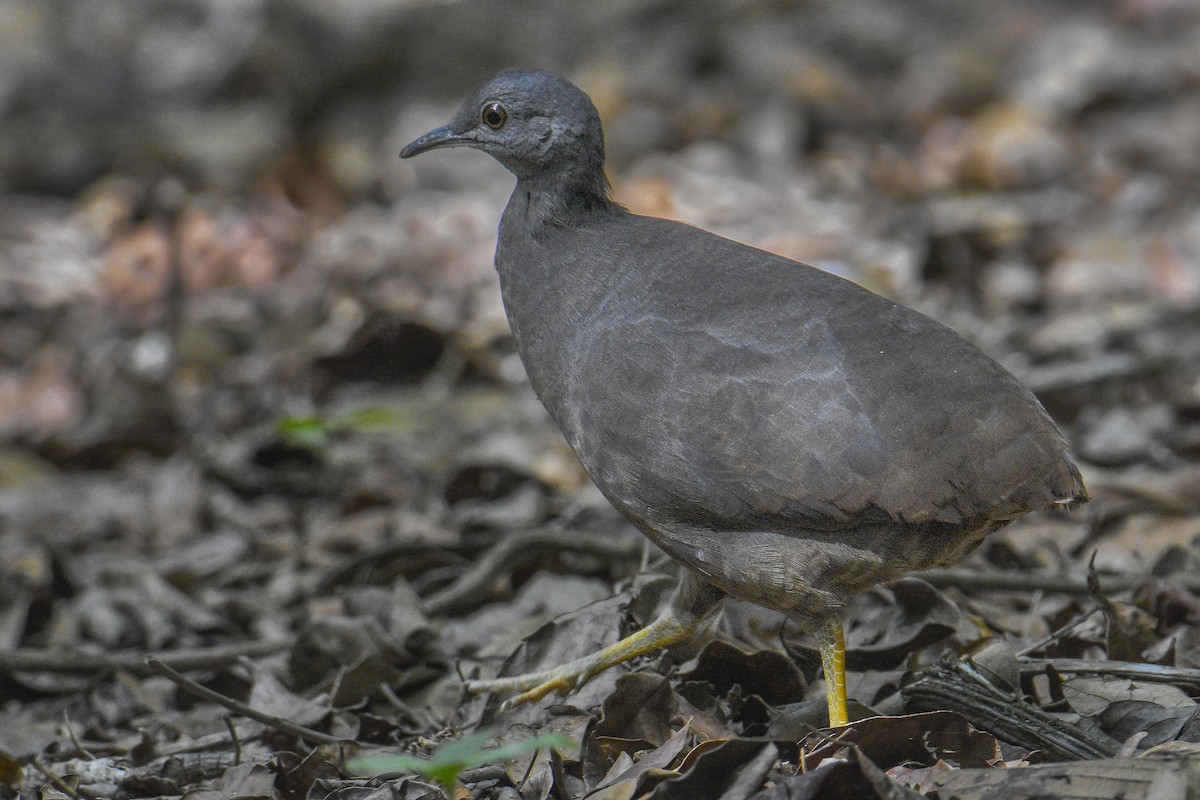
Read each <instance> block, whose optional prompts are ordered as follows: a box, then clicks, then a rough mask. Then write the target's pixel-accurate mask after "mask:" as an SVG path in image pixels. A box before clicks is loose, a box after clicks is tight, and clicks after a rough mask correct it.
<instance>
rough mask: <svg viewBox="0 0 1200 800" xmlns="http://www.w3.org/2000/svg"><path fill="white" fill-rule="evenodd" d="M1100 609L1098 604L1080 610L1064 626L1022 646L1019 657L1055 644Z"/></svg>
mask: <svg viewBox="0 0 1200 800" xmlns="http://www.w3.org/2000/svg"><path fill="white" fill-rule="evenodd" d="M1099 610H1100V608H1099V607H1098V606H1097V607H1094V608H1089V609H1088V610H1087V611H1081V612H1079V613H1078V614H1076V615H1075V616H1073V617H1071V618H1070V619H1069V620H1067V622H1066V623H1065V624H1064V625H1063V626H1062V627H1060V628H1058V629H1057V630H1053V631H1051V632H1050V633H1048V634H1046V635H1045V636H1043V637H1042V638H1041V639H1038V640H1037V641H1036V642H1033V643H1032V644H1029V645H1026V646H1025V647H1022V648H1021V649H1020V650H1018V651H1017V653H1016V655H1017V658H1024V657H1025V656H1027V655H1029V654H1030V653H1036V652H1037V651H1038V650H1041V649H1042V648H1043V647H1048V646H1049V645H1052V644H1054V643H1055V642H1057V641H1058V640H1059V639H1061V638H1062V637H1064V636H1066V635H1067V634H1068V633H1070V632H1071V631H1073V630H1075V629H1076V628H1078V627H1079V626H1080V625H1082V624H1083V623H1085V622H1087V621H1088V620H1089V619H1091V618H1092V615H1093V614H1095V613H1096V612H1097V611H1099Z"/></svg>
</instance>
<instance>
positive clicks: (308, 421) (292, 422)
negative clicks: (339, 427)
mask: <svg viewBox="0 0 1200 800" xmlns="http://www.w3.org/2000/svg"><path fill="white" fill-rule="evenodd" d="M275 429H276V430H277V431H278V432H279V435H280V436H281V437H282V438H283V439H285V440H287V442H288V443H289V444H291V445H293V446H296V447H311V448H313V449H320V448H322V447H324V446H325V445H326V444H328V443H329V433H330V430H329V425H328V424H327V423H326V422H325V420H323V419H321V418H320V417H316V416H307V417H284V418H283V419H281V420H279V422H278V423H277V424H276V427H275Z"/></svg>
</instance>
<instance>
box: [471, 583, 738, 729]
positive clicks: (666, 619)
mask: <svg viewBox="0 0 1200 800" xmlns="http://www.w3.org/2000/svg"><path fill="white" fill-rule="evenodd" d="M721 596H722V595H721V594H720V593H719V592H717V591H716V590H715V589H713V588H711V587H708V586H705V585H703V584H700V583H699V582H698V581H696V580H695V579H694V578H693V577H692V576H691V575H690V574H688V575H685V576H684V578H683V581H682V582H681V583H680V585H679V589H678V591H676V593H675V597H674V598H673V599H672V600H671V605H670V607H669V608H668V609H667V610H666V612H665V613H663V615H662V616H661V617H659V618H658V619H656V620H654V622H651V623H650V624H649V625H647V626H646V627H644V628H642V629H641V630H639V631H637V632H636V633H634V634H632V635H630V636H627V637H625V638H624V639H622V640H621V641H619V642H617V643H616V644H612V645H609V646H608V647H606V648H604V649H603V650H600V651H599V652H596V653H592V654H591V655H589V656H584V657H583V658H578V659H576V660H574V661H570V662H568V663H566V664H562V665H560V666H557V667H554V668H553V669H547V670H543V671H541V672H531V673H527V674H524V675H514V676H512V677H507V678H493V679H492V680H483V681H467V682H466V690H467V691H468V692H469V693H471V694H484V693H486V692H496V693H507V692H520V693H521V694H518V695H516V696H515V697H511V698H509V699H508V700H507V701H505V703H504V705H503V706H501V710H504V709H509V708H513V707H515V706H519V705H521V704H523V703H528V702H530V701H533V700H540V699H542V698H543V697H545V696H546V695H548V694H550V693H551V692H560V693H562V694H566V693H567V692H569V691H571V690H572V689H574V688H575V687H576V686H580V685H582V684H584V683H586V682H587V681H588V680H590V679H591V678H593V677H595V676H596V675H599V674H600V673H601V672H603V671H604V670H606V669H608V668H609V667H615V666H616V665H618V664H623V663H625V662H626V661H629V660H631V659H634V658H637V657H638V656H642V655H646V654H647V653H653V652H654V651H655V650H661V649H662V648H664V647H667V646H669V645H672V644H675V643H676V642H681V641H683V640H684V639H686V638H688V637H689V636H691V635H692V633H693V632H694V631H695V630H696V629H697V628H698V627H700V624H701V623H702V622H703V621H704V619H705V617H706V616H707V614H708V613H709V612H711V611H713V610H714V609H715V608H716V606H717V603H718V602H719V600H720V598H721Z"/></svg>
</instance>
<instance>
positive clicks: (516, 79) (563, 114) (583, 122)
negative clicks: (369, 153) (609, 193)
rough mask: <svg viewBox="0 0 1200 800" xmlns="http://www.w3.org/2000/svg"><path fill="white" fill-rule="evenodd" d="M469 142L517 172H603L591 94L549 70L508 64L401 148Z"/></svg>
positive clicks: (405, 154) (524, 175) (414, 151)
mask: <svg viewBox="0 0 1200 800" xmlns="http://www.w3.org/2000/svg"><path fill="white" fill-rule="evenodd" d="M442 147H473V148H475V149H476V150H482V151H483V152H485V153H487V154H488V155H490V156H492V157H493V158H495V159H496V160H497V161H499V162H500V163H501V164H503V165H504V166H505V167H507V168H508V170H509V171H510V172H512V173H513V174H514V175H516V176H517V178H518V179H529V178H535V177H553V176H560V177H562V178H566V177H568V176H574V177H575V178H594V177H595V176H597V175H598V176H599V178H600V180H601V181H603V176H604V132H603V130H602V129H601V127H600V115H599V114H598V113H597V112H596V107H595V106H594V105H593V104H592V101H591V99H590V98H589V97H588V96H587V95H586V94H584V93H583V91H581V90H580V89H579V87H577V86H575V84H573V83H571V82H570V81H568V80H566V79H564V78H560V77H559V76H557V75H555V74H554V73H552V72H545V71H542V70H535V69H510V70H506V71H504V72H501V73H499V74H498V75H496V76H494V77H493V78H492V79H491V80H489V81H488V82H487V83H485V84H483V86H480V87H479V88H478V89H476V90H475V92H474V93H473V94H472V95H471V96H470V97H469V98H468V99H467V100H466V102H464V103H463V104H462V106H460V107H459V109H458V111H457V113H455V115H454V117H453V119H451V120H450V122H449V123H447V124H446V125H443V126H442V127H440V128H437V129H435V130H432V131H430V132H429V133H427V134H425V135H424V136H422V137H420V138H418V139H417V140H416V141H414V142H412V143H410V144H409V145H408V146H406V147H405V148H404V149H403V150H401V151H400V157H401V158H411V157H412V156H415V155H418V154H420V153H424V152H426V151H428V150H436V149H438V148H442Z"/></svg>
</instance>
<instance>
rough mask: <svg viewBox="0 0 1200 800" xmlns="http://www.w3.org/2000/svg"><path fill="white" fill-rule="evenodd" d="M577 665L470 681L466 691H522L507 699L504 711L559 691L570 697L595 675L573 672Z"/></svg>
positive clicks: (502, 708) (499, 692) (489, 692)
mask: <svg viewBox="0 0 1200 800" xmlns="http://www.w3.org/2000/svg"><path fill="white" fill-rule="evenodd" d="M576 666H577V662H572V663H571V664H565V665H563V666H562V667H559V668H557V669H552V670H546V671H544V672H533V673H529V674H527V675H516V676H513V677H511V678H493V679H491V680H473V681H467V682H466V684H465V685H464V688H465V689H466V690H467V693H468V694H507V693H508V692H520V694H517V695H514V696H512V697H510V698H508V699H507V700H505V701H504V702H503V703H502V704H501V705H500V710H501V711H508V710H509V709H510V708H516V707H517V706H522V705H525V704H526V703H532V702H534V701H535V700H541V699H542V698H543V697H545V696H547V695H549V694H553V693H555V692H557V693H558V694H567V693H568V692H570V691H571V690H572V689H574V688H575V687H577V686H581V685H582V684H584V683H585V682H587V680H588V679H589V678H591V677H592V676H591V675H588V674H586V673H585V672H581V671H579V670H577V669H576V670H572V669H571V668H572V667H576Z"/></svg>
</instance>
